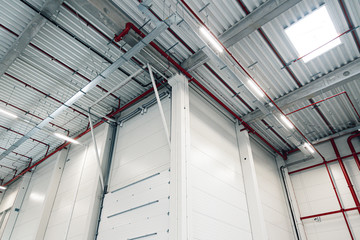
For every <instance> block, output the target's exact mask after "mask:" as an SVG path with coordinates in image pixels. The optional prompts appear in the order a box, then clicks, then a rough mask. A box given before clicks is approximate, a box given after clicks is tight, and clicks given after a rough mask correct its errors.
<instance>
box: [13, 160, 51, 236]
mask: <svg viewBox="0 0 360 240" xmlns="http://www.w3.org/2000/svg"><path fill="white" fill-rule="evenodd" d="M56 158H57V154H56V155H53V156H51V157H50V158H49V159H47V160H46V161H45V162H44V163H43V164H41V165H39V166H38V167H37V168H36V169H35V171H34V173H33V175H32V178H31V181H30V184H29V187H28V189H27V192H26V195H25V198H24V201H23V204H22V206H21V209H20V212H19V215H18V218H17V221H16V224H15V228H14V230H13V233H12V235H11V239H13V240H18V239H24V240H25V239H29V240H30V239H35V236H36V233H37V230H38V227H39V224H40V220H41V212H42V208H43V204H44V201H45V198H46V193H47V190H48V187H49V183H50V181H49V179H51V175H52V173H53V168H54V166H55V164H56Z"/></svg>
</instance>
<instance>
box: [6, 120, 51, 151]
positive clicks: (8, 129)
mask: <svg viewBox="0 0 360 240" xmlns="http://www.w3.org/2000/svg"><path fill="white" fill-rule="evenodd" d="M0 128H3V129H5V130H6V131H10V132H13V133H16V134H18V135H20V136H24V134H22V133H19V132H17V131H15V130H12V129H11V128H8V127H5V126H3V125H0ZM30 139H31V140H33V141H34V142H38V143H40V144H42V145H45V146H48V145H49V144H47V143H44V142H42V141H40V140H37V139H35V138H30Z"/></svg>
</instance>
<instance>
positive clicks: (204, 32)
mask: <svg viewBox="0 0 360 240" xmlns="http://www.w3.org/2000/svg"><path fill="white" fill-rule="evenodd" d="M200 33H201V34H202V35H203V36H204V37H205V38H206V39H207V40H208V41H209V42H210V44H211V45H212V46H213V47H214V48H215V50H216V51H217V52H219V53H222V52H223V51H224V50H223V48H222V47H221V45H220V44H219V43H218V41H216V39H215V38H214V37H213V36H212V35H211V33H210V32H209V31H208V30H207V29H206V28H205V27H200Z"/></svg>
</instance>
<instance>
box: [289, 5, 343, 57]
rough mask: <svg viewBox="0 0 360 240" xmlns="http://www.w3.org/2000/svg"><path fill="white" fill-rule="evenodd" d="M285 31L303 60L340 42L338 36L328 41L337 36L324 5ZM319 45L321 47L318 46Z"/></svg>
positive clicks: (319, 53) (317, 54) (315, 55)
mask: <svg viewBox="0 0 360 240" xmlns="http://www.w3.org/2000/svg"><path fill="white" fill-rule="evenodd" d="M285 33H286V34H287V35H288V37H289V39H290V40H291V42H292V44H293V45H294V47H295V49H296V50H297V52H298V53H299V55H300V56H299V57H301V56H304V57H303V58H302V59H303V60H304V62H308V61H310V60H311V59H313V58H315V57H317V56H320V55H321V54H323V53H325V52H327V51H329V50H330V49H332V48H334V47H336V46H337V45H339V44H340V43H341V41H340V39H339V38H337V39H335V40H333V41H331V42H329V41H330V40H332V39H334V38H335V37H337V36H338V33H337V32H336V29H335V26H334V24H333V22H332V21H331V18H330V16H329V13H328V11H327V9H326V7H325V6H323V7H321V8H319V9H318V10H316V11H314V12H313V13H311V14H310V15H308V16H306V17H305V18H303V19H301V20H300V21H298V22H297V23H295V24H293V25H292V26H290V27H288V28H287V29H285ZM327 42H329V43H327ZM326 43H327V44H326ZM324 44H325V45H324ZM322 45H324V46H322ZM320 46H322V47H321V48H319V47H320ZM317 48H319V49H317ZM315 49H317V50H315ZM314 50H315V51H314ZM305 55H306V56H305Z"/></svg>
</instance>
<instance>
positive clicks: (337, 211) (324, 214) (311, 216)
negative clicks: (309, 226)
mask: <svg viewBox="0 0 360 240" xmlns="http://www.w3.org/2000/svg"><path fill="white" fill-rule="evenodd" d="M354 210H357V208H356V207H354V208H346V209H342V210H336V211H331V212H324V213H318V214H314V215H309V216H304V217H300V219H301V220H305V219H309V218H316V217H322V216H327V215H331V214H337V213H341V212H348V211H354Z"/></svg>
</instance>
